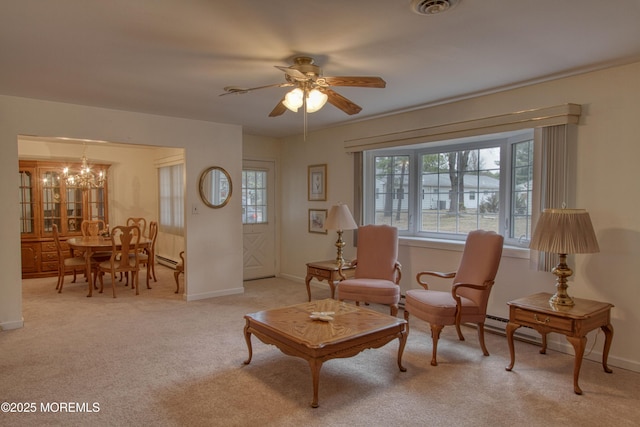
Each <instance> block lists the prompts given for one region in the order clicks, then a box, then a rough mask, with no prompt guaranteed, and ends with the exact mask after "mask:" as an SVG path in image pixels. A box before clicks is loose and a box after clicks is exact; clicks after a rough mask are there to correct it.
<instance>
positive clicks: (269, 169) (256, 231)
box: [242, 160, 276, 280]
mask: <svg viewBox="0 0 640 427" xmlns="http://www.w3.org/2000/svg"><path fill="white" fill-rule="evenodd" d="M274 169H275V166H274V163H273V162H268V161H255V160H252V161H249V160H245V161H244V162H243V168H242V224H243V251H244V256H243V266H244V272H243V279H244V280H251V279H259V278H263V277H272V276H275V274H276V238H275V231H276V227H275V203H274V202H275V196H274V188H275V184H274V182H275V181H274V175H275V172H274Z"/></svg>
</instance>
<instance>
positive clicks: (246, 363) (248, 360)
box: [244, 320, 253, 365]
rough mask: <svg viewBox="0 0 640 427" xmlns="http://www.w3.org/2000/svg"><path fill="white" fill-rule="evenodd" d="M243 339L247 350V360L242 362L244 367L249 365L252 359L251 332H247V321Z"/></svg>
mask: <svg viewBox="0 0 640 427" xmlns="http://www.w3.org/2000/svg"><path fill="white" fill-rule="evenodd" d="M244 339H245V341H246V342H247V348H248V349H249V358H248V359H247V360H245V361H244V364H245V365H248V364H249V363H251V357H253V349H252V348H251V332H250V331H249V321H248V320H247V324H246V325H245V326H244Z"/></svg>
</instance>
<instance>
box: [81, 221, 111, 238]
mask: <svg viewBox="0 0 640 427" xmlns="http://www.w3.org/2000/svg"><path fill="white" fill-rule="evenodd" d="M106 229H107V226H106V225H105V223H104V221H103V220H101V219H85V220H84V221H82V224H81V225H80V231H81V232H82V235H83V236H91V237H95V236H99V235H100V233H103V232H104V231H106Z"/></svg>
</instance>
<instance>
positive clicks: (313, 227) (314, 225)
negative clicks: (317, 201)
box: [309, 209, 327, 234]
mask: <svg viewBox="0 0 640 427" xmlns="http://www.w3.org/2000/svg"><path fill="white" fill-rule="evenodd" d="M326 220H327V210H326V209H309V233H321V234H327V230H325V228H324V222H325V221H326Z"/></svg>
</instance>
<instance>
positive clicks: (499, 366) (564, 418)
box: [0, 266, 640, 426]
mask: <svg viewBox="0 0 640 427" xmlns="http://www.w3.org/2000/svg"><path fill="white" fill-rule="evenodd" d="M158 272H159V274H160V277H159V279H160V281H159V282H158V283H154V284H153V289H151V290H147V289H144V287H143V288H142V289H141V294H140V295H139V296H137V297H136V296H135V295H134V294H133V291H132V290H131V289H128V288H124V287H123V286H122V285H121V284H119V285H118V289H117V290H118V298H116V299H113V298H112V297H111V294H110V289H109V291H107V290H105V293H104V294H97V293H95V294H94V297H93V298H86V297H85V295H86V286H85V285H84V283H82V284H71V283H69V282H70V280H71V279H70V278H69V277H68V278H67V279H66V284H65V289H64V292H63V293H62V294H57V293H55V291H54V288H55V278H49V279H32V280H25V281H23V294H24V310H23V311H24V319H25V326H24V328H22V329H19V330H12V331H4V332H0V402H14V403H16V404H17V403H22V404H24V403H35V406H36V409H37V412H35V413H28V414H27V413H0V425H3V426H35V425H65V426H116V425H118V426H121V425H154V426H187V425H188V426H208V425H214V426H217V425H220V426H253V425H267V426H299V425H308V426H378V425H406V426H451V425H455V426H512V425H526V426H556V425H558V426H560V425H562V426H566V425H569V426H601V425H611V426H632V425H633V426H635V425H638V423H639V422H640V395H639V393H638V392H639V391H640V374H638V373H634V372H630V371H626V370H623V369H620V368H616V367H613V374H606V373H604V371H603V370H602V366H601V364H599V363H595V362H591V361H588V360H585V361H584V363H583V366H582V372H581V376H580V385H581V387H582V389H583V391H584V394H583V395H582V396H578V395H575V394H574V393H573V386H572V378H573V377H572V372H573V357H572V356H569V355H566V354H562V353H558V352H554V351H549V352H548V354H547V355H540V354H538V350H539V348H538V347H536V346H534V345H531V344H527V343H523V342H516V365H515V368H514V371H513V372H506V371H505V369H504V368H505V366H506V365H507V364H508V360H509V356H508V355H509V352H508V348H507V343H506V340H505V338H504V337H502V336H498V335H494V334H488V336H487V347H488V349H489V351H490V352H491V356H489V357H484V356H482V353H481V351H480V349H479V346H478V342H477V338H476V331H475V330H473V329H471V328H464V329H463V332H464V333H465V336H466V337H467V340H466V341H465V342H459V341H458V340H457V339H456V336H455V329H454V328H453V327H447V328H445V329H444V332H443V337H442V338H441V341H440V345H439V362H440V364H439V366H437V367H433V366H430V365H429V360H430V353H431V338H430V336H429V334H428V332H427V331H428V325H427V324H426V323H422V322H420V321H414V322H412V328H411V333H410V334H409V338H408V342H407V347H406V349H405V353H404V358H403V362H404V365H405V367H407V369H408V370H407V372H400V371H399V370H398V367H397V364H396V354H397V349H398V345H397V341H393V342H391V343H389V344H387V345H386V346H385V347H382V348H380V349H375V350H366V351H364V352H363V353H361V354H359V355H358V356H356V357H353V358H348V359H335V360H330V361H328V362H326V363H325V364H324V365H323V367H322V371H321V374H320V407H319V408H317V409H313V408H311V407H310V406H309V403H310V401H311V397H312V386H311V374H310V371H309V366H308V365H307V362H305V361H304V360H302V359H297V358H293V357H290V356H286V355H284V354H283V353H281V352H280V351H279V350H278V349H277V348H276V347H274V346H271V345H265V344H263V343H262V342H259V341H258V340H257V339H256V338H255V337H253V350H254V354H253V360H252V362H251V364H249V365H246V366H245V365H243V363H242V362H243V360H245V359H246V357H247V348H246V344H245V341H244V335H243V327H244V319H243V315H244V314H245V313H249V312H254V311H259V310H262V309H266V308H270V307H276V306H281V305H290V304H297V303H300V302H304V301H306V291H305V289H304V285H303V284H301V283H295V282H291V281H287V280H282V279H265V280H258V281H253V282H247V283H245V293H244V294H243V295H236V296H228V297H221V298H214V299H209V300H205V301H195V302H190V303H186V302H184V301H183V300H182V297H181V296H179V295H176V294H174V293H173V291H174V283H173V276H172V271H171V270H168V269H166V268H164V267H162V266H158ZM212 280H215V279H214V278H212ZM328 296H329V291H328V288H327V289H325V288H319V287H314V288H312V297H313V298H316V299H317V298H327V297H328ZM374 309H377V310H380V311H384V312H386V308H385V307H374ZM614 340H615V337H614ZM590 344H591V343H588V344H587V346H588V348H589V347H590ZM598 345H601V342H600V343H598ZM66 402H73V403H75V402H77V403H78V404H85V405H87V406H88V407H89V408H92V409H94V404H96V405H97V408H96V409H99V412H75V413H74V412H62V411H60V412H42V405H45V408H46V405H49V408H50V410H55V409H57V408H59V407H60V404H61V403H66ZM15 407H16V406H14V408H15ZM3 408H4V407H3Z"/></svg>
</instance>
